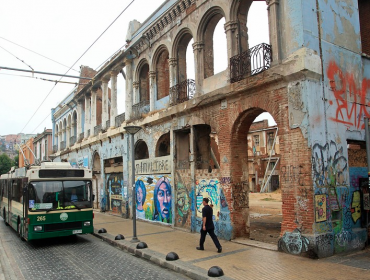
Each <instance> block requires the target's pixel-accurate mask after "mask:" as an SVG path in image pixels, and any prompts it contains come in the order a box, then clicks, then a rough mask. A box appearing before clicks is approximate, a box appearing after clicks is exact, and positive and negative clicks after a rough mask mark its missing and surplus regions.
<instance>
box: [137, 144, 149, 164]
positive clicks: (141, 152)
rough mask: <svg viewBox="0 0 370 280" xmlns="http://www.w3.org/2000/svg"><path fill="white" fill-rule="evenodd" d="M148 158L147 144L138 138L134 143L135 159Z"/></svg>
mask: <svg viewBox="0 0 370 280" xmlns="http://www.w3.org/2000/svg"><path fill="white" fill-rule="evenodd" d="M146 158H149V150H148V146H147V144H146V143H145V141H143V140H138V141H137V142H136V144H135V160H140V159H146Z"/></svg>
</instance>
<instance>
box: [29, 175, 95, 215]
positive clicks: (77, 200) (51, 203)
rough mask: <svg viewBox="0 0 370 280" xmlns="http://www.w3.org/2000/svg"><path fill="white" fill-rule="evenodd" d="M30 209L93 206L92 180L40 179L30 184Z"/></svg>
mask: <svg viewBox="0 0 370 280" xmlns="http://www.w3.org/2000/svg"><path fill="white" fill-rule="evenodd" d="M28 204H29V205H28V207H29V210H30V211H40V210H43V211H45V210H46V211H52V210H61V209H76V208H77V209H83V208H91V207H92V201H91V181H39V182H31V183H30V185H29V195H28Z"/></svg>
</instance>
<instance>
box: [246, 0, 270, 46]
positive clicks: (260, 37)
mask: <svg viewBox="0 0 370 280" xmlns="http://www.w3.org/2000/svg"><path fill="white" fill-rule="evenodd" d="M247 31H248V45H249V48H252V47H254V46H256V45H258V44H261V43H266V44H270V36H269V24H268V13H267V5H266V2H265V1H253V3H252V5H251V6H250V8H249V11H248V20H247Z"/></svg>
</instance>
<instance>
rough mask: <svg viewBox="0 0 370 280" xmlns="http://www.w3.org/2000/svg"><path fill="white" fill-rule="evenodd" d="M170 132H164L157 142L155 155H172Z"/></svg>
mask: <svg viewBox="0 0 370 280" xmlns="http://www.w3.org/2000/svg"><path fill="white" fill-rule="evenodd" d="M170 143H171V142H170V133H169V132H168V133H166V134H163V135H162V136H161V137H160V138H159V139H158V142H157V147H156V149H155V156H156V157H163V156H169V155H170V148H171V144H170Z"/></svg>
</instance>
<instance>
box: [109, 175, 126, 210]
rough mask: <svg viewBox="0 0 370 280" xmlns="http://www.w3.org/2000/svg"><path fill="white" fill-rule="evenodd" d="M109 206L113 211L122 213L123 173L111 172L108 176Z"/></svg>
mask: <svg viewBox="0 0 370 280" xmlns="http://www.w3.org/2000/svg"><path fill="white" fill-rule="evenodd" d="M107 186H108V190H109V196H108V200H109V201H108V202H109V208H110V210H111V211H112V212H113V213H116V214H122V206H123V203H122V199H123V196H124V194H123V173H112V174H109V176H108V181H107Z"/></svg>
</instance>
